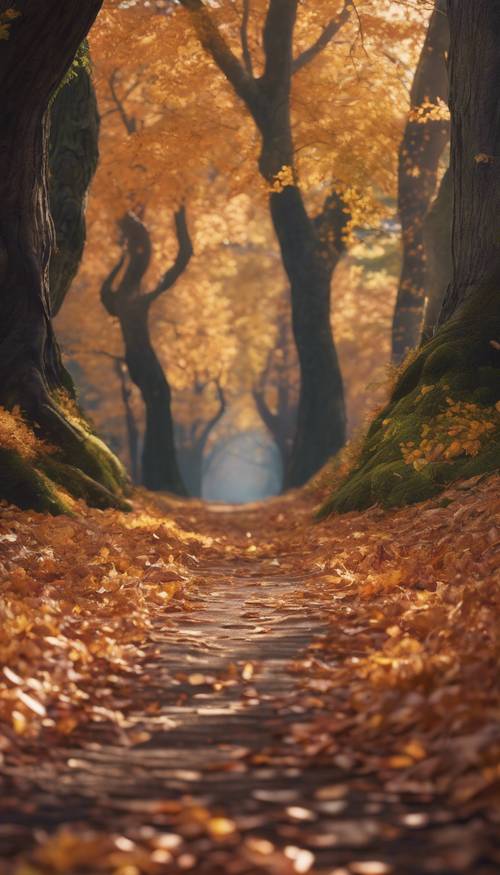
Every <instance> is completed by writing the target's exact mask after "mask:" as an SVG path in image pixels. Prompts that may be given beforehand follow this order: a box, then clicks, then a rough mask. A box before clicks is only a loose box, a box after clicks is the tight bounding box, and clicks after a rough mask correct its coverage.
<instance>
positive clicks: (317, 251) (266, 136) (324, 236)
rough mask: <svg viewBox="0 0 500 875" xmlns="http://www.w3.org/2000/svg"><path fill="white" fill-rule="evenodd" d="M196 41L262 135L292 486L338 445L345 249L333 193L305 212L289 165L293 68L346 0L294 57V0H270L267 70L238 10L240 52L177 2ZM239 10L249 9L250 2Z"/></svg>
mask: <svg viewBox="0 0 500 875" xmlns="http://www.w3.org/2000/svg"><path fill="white" fill-rule="evenodd" d="M181 2H182V5H183V6H184V7H185V8H186V9H187V10H188V11H189V13H190V15H191V19H192V22H193V25H194V28H195V31H196V33H197V35H198V38H199V40H200V42H201V44H202V45H203V47H204V48H205V50H206V51H207V52H208V53H209V54H210V56H211V57H212V58H213V60H214V62H215V63H216V64H217V66H218V67H219V69H220V70H221V71H222V73H223V74H224V75H225V77H226V78H227V80H228V81H229V83H230V84H231V86H232V87H233V89H234V91H235V93H236V94H237V95H238V97H239V98H240V99H241V101H242V102H243V104H244V105H245V107H246V108H247V110H248V112H249V113H250V115H251V117H252V119H253V121H254V123H255V125H256V127H257V129H258V131H259V134H260V137H261V149H260V156H259V170H260V173H261V175H262V176H263V178H264V179H265V180H266V182H267V183H268V184H269V186H270V189H271V193H270V211H271V216H272V220H273V224H274V228H275V231H276V235H277V238H278V241H279V245H280V248H281V253H282V258H283V264H284V267H285V270H286V272H287V274H288V277H289V280H290V287H291V297H292V314H293V320H292V321H293V331H294V336H295V341H296V345H297V351H298V356H299V362H300V370H301V390H300V398H299V405H298V416H297V429H296V434H295V439H294V444H293V448H292V452H291V459H290V465H289V469H288V471H287V474H286V485H287V486H298V485H300V484H302V483H304V482H305V481H306V480H308V479H309V477H311V476H312V474H314V473H315V471H317V470H318V469H319V468H320V467H321V466H322V465H323V464H324V462H325V461H326V460H327V458H328V457H329V456H331V455H332V454H333V453H335V452H336V451H337V450H338V449H339V448H340V447H341V446H342V444H343V443H344V439H345V412H344V396H343V386H342V378H341V374H340V368H339V364H338V359H337V353H336V350H335V346H334V342H333V336H332V332H331V327H330V285H331V279H332V274H333V271H334V269H335V267H336V265H337V263H338V261H339V258H340V256H341V254H342V252H343V250H344V245H345V244H344V241H343V232H344V230H345V227H346V225H347V221H348V217H347V211H346V207H345V204H344V202H343V200H342V198H341V196H340V194H339V193H337V192H333V193H331V194H330V195H329V196H328V197H327V199H326V201H325V203H324V206H323V209H322V210H321V212H320V213H319V214H318V215H317V216H315V217H312V216H310V215H309V213H308V212H307V209H306V206H305V203H304V197H303V194H302V192H301V190H300V187H299V182H298V179H297V174H296V169H295V155H294V143H293V134H292V120H291V105H290V96H291V85H292V77H293V74H294V72H296V71H298V70H300V69H301V68H302V67H303V66H304V65H305V64H307V63H308V62H309V61H310V60H312V59H313V58H314V57H315V56H316V55H317V54H318V53H319V52H320V51H321V50H322V49H323V48H324V47H325V46H326V45H328V43H329V42H330V41H331V40H332V39H333V38H334V36H335V35H336V34H337V33H338V31H339V30H340V28H341V27H342V25H343V24H344V23H345V22H346V21H347V19H348V18H349V14H350V7H351V2H350V0H346V2H345V3H344V6H343V9H342V11H341V13H340V14H339V16H338V17H337V18H335V19H332V20H331V21H330V22H329V23H328V24H327V25H326V27H325V29H324V31H323V33H322V34H321V35H320V37H319V38H318V39H317V40H316V41H315V43H314V44H312V45H311V46H310V47H309V48H308V49H306V50H304V51H303V52H302V53H301V54H299V55H298V57H295V58H294V56H293V49H294V45H293V42H294V41H293V35H294V27H295V20H296V14H297V6H298V0H269V5H268V9H267V15H266V18H265V24H264V30H263V50H264V68H263V72H262V75H261V76H259V77H256V76H255V75H254V72H253V62H252V58H251V55H250V51H249V47H248V41H247V34H246V25H247V22H248V15H244V18H243V22H242V28H241V35H242V48H243V59H242V61H241V62H240V60H239V59H238V58H237V57H236V55H235V54H234V53H233V51H232V49H231V48H230V46H229V44H228V43H227V42H226V40H225V39H224V36H223V34H222V32H221V31H220V30H219V28H218V27H217V25H216V23H215V22H214V20H213V17H212V15H211V14H210V12H209V10H208V9H207V7H206V6H205V5H204V4H203V3H202V0H181ZM244 9H245V10H246V12H248V4H245V6H244Z"/></svg>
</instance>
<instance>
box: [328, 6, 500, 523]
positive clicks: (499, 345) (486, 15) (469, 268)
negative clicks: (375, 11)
mask: <svg viewBox="0 0 500 875" xmlns="http://www.w3.org/2000/svg"><path fill="white" fill-rule="evenodd" d="M448 13H449V22H450V107H451V165H450V173H451V180H452V189H453V223H452V262H453V275H452V279H451V282H450V284H449V286H448V290H447V294H446V298H445V301H444V305H443V310H442V314H441V319H442V321H443V322H444V324H442V325H441V327H440V328H439V330H438V331H437V332H436V334H435V335H434V337H432V338H431V340H429V341H428V342H427V343H426V344H425V345H424V346H423V347H422V349H421V351H420V352H419V354H418V356H417V357H416V359H415V360H414V361H412V362H411V364H410V365H409V366H408V367H407V368H406V369H405V370H404V372H403V373H402V374H401V376H400V378H399V380H398V382H397V384H396V386H395V388H394V391H393V394H392V398H391V400H390V402H389V404H388V405H387V407H386V408H385V409H384V410H383V411H382V412H381V413H380V414H379V416H377V418H376V419H375V420H374V422H373V423H372V425H371V427H370V430H369V432H368V435H367V438H366V441H365V443H364V446H363V448H362V451H361V454H360V458H359V460H358V464H357V466H356V468H355V469H354V470H353V471H351V473H350V475H349V476H348V478H347V479H346V481H345V482H344V483H343V484H341V486H340V488H339V489H338V491H337V492H336V493H335V494H334V495H333V497H332V499H331V501H329V502H328V503H327V505H326V506H325V508H324V512H325V513H326V512H329V511H330V510H341V511H348V510H355V509H360V508H363V507H367V506H369V505H370V504H375V503H377V502H378V503H381V504H384V505H385V506H394V505H397V504H408V503H410V502H413V501H419V500H421V499H424V498H428V497H429V496H431V495H435V494H437V493H438V492H439V491H440V490H441V489H442V488H443V486H444V485H445V484H446V483H449V482H451V481H453V480H457V479H459V478H467V477H472V476H473V475H477V474H482V473H487V472H490V471H494V470H498V460H499V457H500V428H499V426H498V418H497V416H496V410H495V408H497V409H498V403H499V400H500V342H499V341H500V242H499V239H498V216H499V214H500V161H499V157H498V156H499V155H500V92H499V89H498V83H499V82H500V0H476V2H475V3H474V4H472V3H470V0H449V3H448ZM423 390H425V391H423ZM450 399H451V400H452V403H451V404H450ZM461 404H465V405H474V407H473V408H472V409H473V410H474V408H475V415H476V416H477V418H478V420H480V419H481V418H482V417H483V416H484V417H486V418H487V419H488V421H489V422H490V423H491V425H490V428H489V430H488V439H487V440H483V441H482V442H481V441H478V443H479V447H478V450H477V452H476V453H475V454H474V453H472V454H471V453H470V450H469V449H468V448H467V447H466V446H464V445H463V444H462V446H460V441H455V443H458V444H459V446H458V450H457V452H455V451H454V452H452V453H448V455H447V453H446V449H448V450H449V449H450V448H451V444H452V441H453V440H454V437H453V436H452V435H451V433H450V432H449V431H448V433H447V435H446V434H443V435H442V437H441V438H440V440H441V441H445V442H446V440H447V439H448V446H447V447H446V446H445V443H441V444H440V445H438V446H437V447H436V448H435V450H436V451H435V453H434V454H433V455H432V457H431V458H430V459H428V460H427V461H425V460H424V464H423V465H422V466H421V467H419V466H417V467H415V465H414V464H413V463H412V462H411V461H408V459H405V458H404V456H403V453H402V446H406V448H408V447H410V448H416V447H417V448H419V451H420V453H421V452H422V438H423V437H424V433H423V426H424V425H426V426H429V424H430V425H431V429H430V434H428V437H430V439H431V440H432V438H433V428H432V427H433V424H434V423H435V422H436V421H438V422H439V420H437V419H436V418H437V417H440V418H441V419H446V417H448V416H450V414H451V413H452V412H453V406H454V405H458V410H459V411H460V405H461ZM465 409H466V410H467V408H465ZM469 409H471V408H470V407H469ZM457 419H458V415H456V419H455V422H456V421H457ZM465 443H466V442H465ZM455 449H457V448H456V447H455Z"/></svg>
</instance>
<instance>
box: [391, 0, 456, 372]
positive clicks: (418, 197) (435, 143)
mask: <svg viewBox="0 0 500 875" xmlns="http://www.w3.org/2000/svg"><path fill="white" fill-rule="evenodd" d="M444 5H445V4H443V3H437V4H436V9H435V11H434V12H433V13H432V15H431V18H430V21H429V28H428V31H427V36H426V39H425V42H424V45H423V48H422V53H421V55H420V59H419V62H418V66H417V69H416V72H415V77H414V80H413V86H412V90H411V96H410V117H409V119H408V122H407V124H406V128H405V132H404V136H403V140H402V143H401V146H400V150H399V170H398V208H399V217H400V221H401V231H402V243H403V264H402V268H401V276H400V280H399V288H398V296H397V301H396V309H395V312H394V321H393V327H392V357H393V360H394V361H395V362H400V361H402V360H403V358H404V357H405V355H406V353H407V352H408V350H409V349H411V348H412V347H414V346H417V345H418V342H419V339H420V333H421V328H422V317H423V309H424V299H425V251H424V219H425V215H426V213H427V211H428V209H429V205H430V203H431V200H432V197H433V195H434V192H435V189H436V175H437V170H438V164H439V159H440V157H441V155H442V152H443V149H444V147H445V145H446V142H447V140H448V136H449V124H448V122H447V121H438V120H435V121H426V122H422V121H420V122H419V121H418V119H417V118H416V117H415V113H416V112H417V111H418V110H419V109H420V108H422V107H423V105H424V110H423V111H424V116H423V118H424V119H425V104H426V103H431V104H435V103H436V102H437V101H438V99H441V100H443V101H446V99H447V94H448V80H447V72H446V63H445V54H446V51H447V48H448V42H449V30H448V20H447V16H446V12H445V9H444V8H443V7H444Z"/></svg>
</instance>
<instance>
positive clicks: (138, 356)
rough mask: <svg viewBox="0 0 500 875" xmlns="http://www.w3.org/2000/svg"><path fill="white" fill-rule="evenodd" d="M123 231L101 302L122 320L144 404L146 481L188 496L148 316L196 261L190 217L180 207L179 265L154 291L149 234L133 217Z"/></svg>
mask: <svg viewBox="0 0 500 875" xmlns="http://www.w3.org/2000/svg"><path fill="white" fill-rule="evenodd" d="M120 229H121V232H122V239H123V247H124V251H123V254H122V256H121V258H120V260H119V261H118V262H117V264H116V265H115V267H114V268H113V270H112V271H111V273H110V274H109V276H108V277H107V278H106V280H105V281H104V283H103V285H102V288H101V300H102V303H103V304H104V306H105V308H106V310H107V311H108V313H109V314H110V316H115V317H116V318H118V319H119V321H120V327H121V331H122V335H123V341H124V344H125V361H126V363H127V368H128V371H129V374H130V378H131V379H132V381H133V382H134V383H135V385H136V386H137V387H138V389H139V390H140V392H141V395H142V399H143V401H144V406H145V410H146V430H145V435H144V445H143V452H142V482H143V483H144V485H145V486H147V487H148V489H154V490H168V491H170V492H176V493H177V494H179V495H184V494H185V492H186V490H185V487H184V484H183V482H182V478H181V475H180V472H179V469H178V465H177V459H176V453H175V444H174V428H173V421H172V413H171V392H170V386H169V384H168V381H167V379H166V377H165V374H164V371H163V368H162V366H161V363H160V361H159V359H158V357H157V355H156V353H155V350H154V348H153V345H152V343H151V337H150V332H149V312H150V307H151V305H152V304H153V302H154V301H156V300H157V299H158V298H159V297H160V295H163V294H164V293H165V292H167V291H168V290H169V289H171V288H172V286H173V285H174V283H175V282H176V281H177V279H178V278H179V276H180V275H181V274H182V273H183V271H184V270H185V269H186V267H187V265H188V263H189V260H190V258H191V255H192V252H193V249H192V245H191V239H190V236H189V231H188V227H187V223H186V212H185V209H184V207H181V209H179V210H178V211H177V212H176V213H175V229H176V233H177V243H178V252H177V256H176V258H175V261H174V262H173V264H172V265H171V267H170V268H169V269H168V270H167V271H166V272H165V273H164V274H163V276H162V277H161V279H160V281H159V282H158V284H157V285H156V286H155V288H154V289H152V290H150V291H143V288H142V283H143V280H144V276H145V274H146V271H147V269H148V267H149V264H150V261H151V238H150V235H149V231H148V229H147V227H146V225H145V224H144V222H142V221H141V219H140V218H139V217H138V216H136V215H135V214H134V213H132V212H129V213H127V214H126V215H125V216H124V217H123V218H122V220H121V222H120ZM125 263H126V264H125ZM124 264H125V269H124V271H123V272H122V273H121V270H122V267H123V266H124Z"/></svg>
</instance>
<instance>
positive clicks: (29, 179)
mask: <svg viewBox="0 0 500 875" xmlns="http://www.w3.org/2000/svg"><path fill="white" fill-rule="evenodd" d="M101 4H102V0H66V2H65V3H62V4H61V2H60V0H19V2H17V3H16V4H15V7H14V6H12V5H11V4H10V3H7V2H5V0H0V13H5V12H6V11H7V9H9V10H11V13H14V14H11V16H10V18H9V19H8V20H7V27H8V33H7V38H6V39H4V40H2V48H1V51H0V104H1V107H0V116H1V118H2V124H1V128H0V405H3V406H5V407H7V408H12V407H14V406H15V405H19V407H20V408H21V411H22V412H23V413H24V415H25V416H26V417H27V418H28V419H29V420H30V421H31V422H32V423H33V425H34V427H35V428H36V429H37V431H38V432H40V433H41V434H42V436H43V437H45V438H48V440H49V441H50V442H51V443H52V444H54V445H55V446H56V447H57V449H58V453H57V455H56V456H53V457H51V459H50V460H49V459H48V458H44V457H43V456H44V454H43V452H42V451H41V449H40V450H39V451H38V456H39V458H38V459H37V460H36V463H37V465H38V466H39V467H38V468H37V467H36V465H35V463H34V462H33V464H32V465H31V464H28V463H25V462H24V461H23V460H22V458H21V457H20V456H19V455H18V457H17V458H15V459H14V458H12V459H11V462H10V463H9V464H10V467H11V477H10V481H9V477H8V476H7V479H6V478H5V476H4V477H3V478H2V482H1V483H0V494H2V495H4V494H5V495H6V496H7V497H9V496H10V498H9V500H13V499H12V496H14V500H15V495H16V490H17V485H16V488H14V489H13V490H12V489H11V487H12V484H19V482H20V481H19V476H21V477H22V481H23V485H22V487H21V486H19V489H21V488H22V490H23V495H24V498H23V501H24V503H25V506H31V507H35V508H37V509H40V510H50V511H52V512H61V511H64V510H66V509H68V505H67V504H66V502H65V501H64V499H63V498H61V497H60V495H59V494H58V493H57V492H55V491H53V490H52V489H51V486H50V483H49V482H48V480H47V478H49V480H52V481H57V482H60V483H62V485H63V486H64V488H65V489H66V490H67V491H69V492H71V493H72V494H73V495H77V494H78V495H80V496H82V497H87V498H89V500H91V501H92V502H93V503H99V506H105V505H106V503H107V504H108V505H110V504H120V505H121V506H123V502H122V501H121V498H120V497H119V496H120V495H121V493H122V489H123V486H124V485H125V476H124V472H123V469H122V467H121V466H120V464H119V463H118V461H117V459H115V457H114V456H113V455H112V453H110V451H109V450H108V449H107V448H106V447H105V446H104V445H103V444H102V443H101V442H100V441H99V440H98V439H97V438H95V436H94V435H92V433H91V431H90V429H89V427H88V425H87V424H86V423H85V422H84V420H83V418H82V419H81V420H80V422H78V421H77V417H78V411H75V417H76V418H72V420H71V423H70V422H69V420H68V419H67V418H66V416H65V414H64V411H63V410H62V408H61V407H60V406H59V404H58V403H57V400H56V394H55V393H56V392H57V390H63V389H68V390H69V391H71V390H72V384H71V381H70V378H69V375H68V374H67V372H66V371H65V369H64V368H63V366H62V362H61V356H60V352H59V347H58V345H57V342H56V340H55V336H54V331H53V328H52V322H51V316H50V302H49V289H48V268H49V259H50V256H51V253H52V250H53V245H54V230H53V224H52V219H51V216H50V211H49V198H48V181H47V153H48V133H49V118H48V112H47V108H48V106H49V102H50V99H51V97H52V95H53V94H54V93H55V91H56V89H57V87H58V85H59V84H60V82H61V81H62V79H63V77H64V75H65V73H66V72H67V70H68V69H69V67H70V65H71V63H72V61H73V59H74V57H75V53H76V51H77V49H78V47H79V45H80V44H81V42H82V40H83V39H84V38H85V36H86V35H87V33H88V31H89V29H90V27H91V25H92V23H93V21H94V19H95V17H96V15H97V13H98V11H99V9H100V7H101ZM15 13H18V15H16V14H15ZM13 452H14V455H15V451H13ZM42 465H44V466H45V470H46V472H47V473H46V476H45V475H42V474H41V466H42ZM49 469H50V470H49ZM19 472H21V474H20V473H19ZM8 473H9V472H8V471H5V470H4V471H3V472H2V474H3V475H5V474H7V475H8ZM58 477H59V478H60V479H59V480H58ZM9 483H10V485H9ZM9 490H10V491H9Z"/></svg>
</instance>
